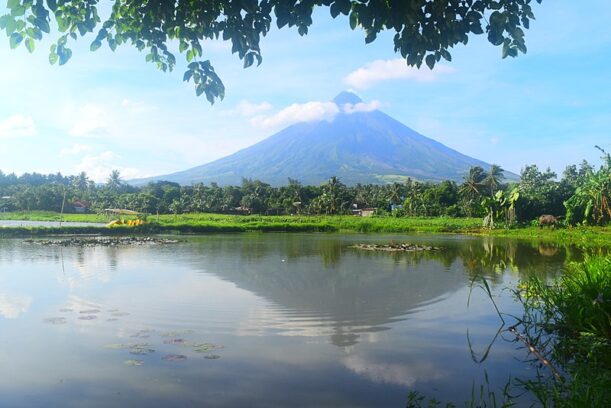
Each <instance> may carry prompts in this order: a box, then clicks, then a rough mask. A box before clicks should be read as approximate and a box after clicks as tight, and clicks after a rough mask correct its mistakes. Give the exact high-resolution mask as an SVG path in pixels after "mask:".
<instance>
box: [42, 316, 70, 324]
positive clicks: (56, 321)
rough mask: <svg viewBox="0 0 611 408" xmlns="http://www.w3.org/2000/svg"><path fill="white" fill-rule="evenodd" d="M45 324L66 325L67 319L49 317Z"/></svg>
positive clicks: (44, 320)
mask: <svg viewBox="0 0 611 408" xmlns="http://www.w3.org/2000/svg"><path fill="white" fill-rule="evenodd" d="M43 322H45V323H50V324H65V323H66V318H65V317H47V318H46V319H43Z"/></svg>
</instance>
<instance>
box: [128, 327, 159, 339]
mask: <svg viewBox="0 0 611 408" xmlns="http://www.w3.org/2000/svg"><path fill="white" fill-rule="evenodd" d="M154 331H155V330H152V329H143V330H138V331H137V332H136V333H134V334H132V335H131V336H130V337H132V338H138V339H148V338H149V337H151V333H152V332H154Z"/></svg>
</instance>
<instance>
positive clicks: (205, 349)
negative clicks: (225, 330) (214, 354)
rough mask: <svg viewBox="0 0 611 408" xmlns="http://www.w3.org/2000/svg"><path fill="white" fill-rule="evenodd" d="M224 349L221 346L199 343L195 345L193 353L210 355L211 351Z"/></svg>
mask: <svg viewBox="0 0 611 408" xmlns="http://www.w3.org/2000/svg"><path fill="white" fill-rule="evenodd" d="M222 348H224V347H223V346H222V345H220V344H212V343H197V344H195V345H193V351H196V352H198V353H209V352H211V351H216V350H220V349H222Z"/></svg>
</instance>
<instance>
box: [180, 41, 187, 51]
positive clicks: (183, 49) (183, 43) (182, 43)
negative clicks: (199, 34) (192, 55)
mask: <svg viewBox="0 0 611 408" xmlns="http://www.w3.org/2000/svg"><path fill="white" fill-rule="evenodd" d="M187 48H189V44H187V43H186V42H184V41H181V42H180V44H179V45H178V52H181V53H182V52H184V51H185V50H186V49H187Z"/></svg>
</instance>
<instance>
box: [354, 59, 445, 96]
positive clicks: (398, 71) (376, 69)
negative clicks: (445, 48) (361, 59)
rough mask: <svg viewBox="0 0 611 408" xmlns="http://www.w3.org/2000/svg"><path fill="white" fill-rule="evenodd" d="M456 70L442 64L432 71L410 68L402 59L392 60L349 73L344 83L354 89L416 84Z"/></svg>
mask: <svg viewBox="0 0 611 408" xmlns="http://www.w3.org/2000/svg"><path fill="white" fill-rule="evenodd" d="M455 71H456V70H455V69H454V68H452V67H449V66H447V65H443V64H437V65H435V68H434V69H433V70H430V69H428V68H424V67H422V69H418V68H416V67H410V66H408V65H407V64H406V62H405V60H404V59H402V58H397V59H392V60H375V61H373V62H370V63H368V64H366V65H365V66H363V67H361V68H359V69H357V70H356V71H353V72H351V73H350V74H348V75H347V76H346V77H345V78H344V82H345V83H346V84H348V85H350V86H352V87H354V88H356V89H366V88H370V87H372V86H373V85H375V84H377V83H378V82H382V81H387V80H392V79H402V80H412V81H416V82H432V81H435V80H437V79H439V78H440V77H441V76H442V75H446V74H451V73H453V72H455Z"/></svg>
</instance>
